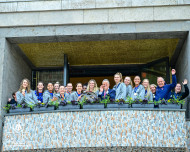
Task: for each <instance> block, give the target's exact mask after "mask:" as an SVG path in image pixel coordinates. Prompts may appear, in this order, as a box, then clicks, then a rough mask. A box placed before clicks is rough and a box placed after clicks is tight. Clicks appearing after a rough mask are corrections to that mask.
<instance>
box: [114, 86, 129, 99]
mask: <svg viewBox="0 0 190 152" xmlns="http://www.w3.org/2000/svg"><path fill="white" fill-rule="evenodd" d="M113 90H115V92H116V96H115V100H118V99H124V100H126V85H125V84H124V83H119V84H118V85H117V86H116V85H115V86H114V87H113Z"/></svg>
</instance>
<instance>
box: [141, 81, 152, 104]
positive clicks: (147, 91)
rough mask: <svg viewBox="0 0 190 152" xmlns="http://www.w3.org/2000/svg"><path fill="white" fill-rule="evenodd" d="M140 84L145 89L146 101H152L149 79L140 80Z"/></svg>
mask: <svg viewBox="0 0 190 152" xmlns="http://www.w3.org/2000/svg"><path fill="white" fill-rule="evenodd" d="M142 85H143V86H144V89H145V97H144V99H145V100H148V101H153V95H152V92H151V90H150V84H149V80H148V79H144V80H143V82H142Z"/></svg>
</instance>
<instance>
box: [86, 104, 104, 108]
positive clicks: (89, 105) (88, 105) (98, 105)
mask: <svg viewBox="0 0 190 152" xmlns="http://www.w3.org/2000/svg"><path fill="white" fill-rule="evenodd" d="M83 109H104V103H92V104H90V103H87V104H83Z"/></svg>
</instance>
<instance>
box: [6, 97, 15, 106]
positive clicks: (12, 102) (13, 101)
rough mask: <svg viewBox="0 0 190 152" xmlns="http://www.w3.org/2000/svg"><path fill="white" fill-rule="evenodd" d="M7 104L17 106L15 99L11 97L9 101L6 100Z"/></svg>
mask: <svg viewBox="0 0 190 152" xmlns="http://www.w3.org/2000/svg"><path fill="white" fill-rule="evenodd" d="M7 104H15V105H16V106H17V102H16V101H15V99H11V101H10V102H7Z"/></svg>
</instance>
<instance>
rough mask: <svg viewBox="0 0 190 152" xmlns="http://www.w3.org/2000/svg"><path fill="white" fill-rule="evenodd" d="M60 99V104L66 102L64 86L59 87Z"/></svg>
mask: <svg viewBox="0 0 190 152" xmlns="http://www.w3.org/2000/svg"><path fill="white" fill-rule="evenodd" d="M57 97H58V101H59V103H60V102H66V97H65V87H64V86H62V85H61V86H60V87H59V95H58V96H57Z"/></svg>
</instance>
